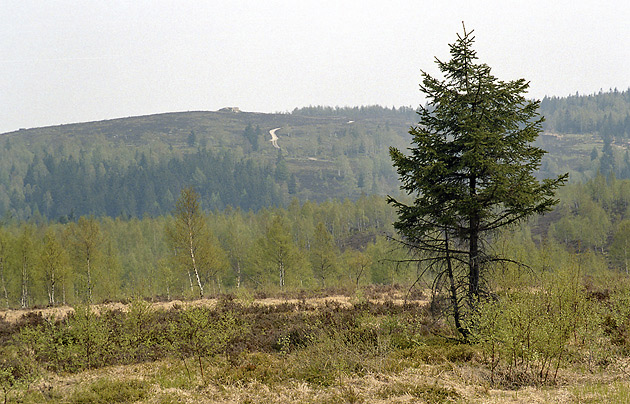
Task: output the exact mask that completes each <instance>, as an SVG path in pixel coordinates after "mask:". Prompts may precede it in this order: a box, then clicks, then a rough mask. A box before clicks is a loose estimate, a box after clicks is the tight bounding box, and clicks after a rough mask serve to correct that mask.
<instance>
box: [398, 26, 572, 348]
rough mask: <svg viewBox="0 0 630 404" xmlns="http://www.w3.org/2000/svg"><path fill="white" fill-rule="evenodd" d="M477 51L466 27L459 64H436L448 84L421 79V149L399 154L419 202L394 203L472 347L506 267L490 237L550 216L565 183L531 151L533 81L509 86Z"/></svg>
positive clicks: (407, 187) (536, 120)
mask: <svg viewBox="0 0 630 404" xmlns="http://www.w3.org/2000/svg"><path fill="white" fill-rule="evenodd" d="M473 43H474V37H473V36H472V32H467V31H466V29H465V28H464V33H463V35H462V36H460V35H458V39H457V40H456V41H455V42H454V43H453V44H451V45H450V53H451V60H450V61H448V62H442V61H440V60H437V64H438V67H439V69H440V71H441V72H442V73H443V75H444V79H443V80H439V79H436V78H433V77H432V76H430V75H429V74H427V73H426V72H423V73H422V76H423V81H422V85H421V86H420V89H421V91H422V92H423V93H424V94H425V96H426V98H427V100H428V105H426V106H425V107H422V106H421V107H420V109H419V111H418V115H419V117H420V121H419V123H418V125H417V126H415V127H413V128H412V129H411V130H410V134H411V135H412V137H413V138H412V143H413V145H414V147H413V148H411V149H410V155H409V156H406V155H404V154H403V153H402V152H400V151H399V150H398V149H396V148H393V147H392V148H390V154H391V158H392V160H393V163H394V166H395V167H396V169H397V171H398V174H399V177H400V179H401V182H402V186H401V188H402V189H403V190H404V191H406V192H407V193H408V194H410V195H413V196H414V197H415V200H414V202H413V203H412V204H410V205H407V204H406V203H404V202H401V201H398V200H396V199H394V198H392V197H389V198H388V200H389V202H390V203H391V204H392V205H393V206H395V207H396V209H397V211H398V216H399V217H398V221H397V222H396V223H395V224H394V226H395V228H396V229H397V230H398V232H399V233H400V234H401V235H402V236H403V240H402V241H403V242H404V243H406V244H407V245H408V246H409V247H411V248H412V249H414V250H415V251H417V252H420V253H422V254H423V256H421V257H419V258H418V259H419V260H422V261H424V262H427V263H429V266H428V268H431V269H433V270H435V272H436V274H437V278H436V282H435V285H436V288H439V289H440V290H442V288H445V290H446V291H447V294H448V298H449V299H450V308H451V310H452V313H451V314H452V315H453V318H454V321H455V326H456V328H457V330H458V331H459V332H460V334H461V335H462V337H464V339H466V338H467V337H468V336H469V334H470V331H469V327H470V323H469V320H470V315H471V314H472V313H473V312H474V310H475V307H476V306H477V304H478V301H479V299H480V297H481V296H482V295H483V294H484V287H483V278H484V275H485V274H486V273H487V271H488V269H489V267H490V265H491V264H492V263H494V262H496V261H497V260H500V259H501V258H500V257H495V256H492V254H490V249H489V246H488V242H489V241H490V240H489V238H490V235H491V234H492V233H493V232H495V231H497V230H499V229H502V228H505V227H507V226H510V225H513V224H516V223H518V222H521V221H522V220H524V219H526V218H528V217H530V216H531V215H533V214H537V213H544V212H547V211H549V210H550V209H551V208H552V207H553V206H554V205H555V204H556V203H557V200H556V199H554V191H555V189H556V188H557V187H558V186H560V185H561V184H562V183H563V182H564V181H565V179H566V175H565V176H561V177H559V178H556V179H552V180H543V182H542V183H539V182H538V181H537V180H536V179H535V178H534V176H533V175H532V173H533V172H534V171H535V170H536V169H538V167H539V166H540V161H541V158H542V156H543V154H544V153H545V152H544V150H542V149H540V148H537V147H534V146H532V145H531V142H533V141H534V140H535V139H536V138H537V136H538V134H539V133H540V131H541V124H542V118H540V117H539V115H538V113H537V108H538V106H539V101H529V100H527V99H526V98H525V96H524V94H525V93H526V90H527V89H528V87H529V83H528V82H526V81H525V80H524V79H519V80H515V81H508V82H504V81H500V80H498V79H497V78H496V77H495V76H493V75H492V74H491V71H490V70H491V69H490V67H489V66H488V65H486V64H481V63H478V62H477V54H476V52H475V51H474V50H473Z"/></svg>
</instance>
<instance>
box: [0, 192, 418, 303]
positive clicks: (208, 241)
mask: <svg viewBox="0 0 630 404" xmlns="http://www.w3.org/2000/svg"><path fill="white" fill-rule="evenodd" d="M178 215H179V213H177V212H175V214H174V216H161V217H157V218H151V217H145V218H143V219H142V220H140V219H135V218H132V219H123V218H116V219H112V218H109V217H102V218H94V217H84V216H82V217H81V218H79V220H78V221H77V222H69V223H66V224H62V223H48V222H43V221H42V222H39V223H35V224H34V223H27V222H12V223H10V224H7V225H4V226H2V227H0V304H2V306H3V307H32V306H35V305H45V304H49V305H57V304H64V303H65V304H67V303H72V304H75V303H80V302H87V301H89V300H90V296H92V301H93V302H101V301H103V300H113V299H127V298H131V297H134V296H141V297H147V298H149V297H157V296H163V297H165V298H168V299H171V298H174V297H188V296H195V295H199V293H200V289H201V288H203V287H205V288H206V292H207V293H208V294H216V293H219V292H221V291H226V290H232V289H233V288H248V289H261V288H262V289H266V288H271V289H275V288H278V289H296V288H307V289H308V288H314V287H317V286H319V285H325V286H333V287H334V286H339V285H357V286H358V285H359V284H366V283H372V282H373V283H379V284H390V283H394V282H402V283H409V282H412V281H413V280H414V279H415V276H416V275H415V268H411V267H409V268H402V267H399V266H396V265H395V263H393V262H391V261H388V259H391V260H392V261H393V260H394V258H396V259H401V258H404V257H405V256H406V254H405V252H404V251H400V249H397V248H395V247H394V245H392V244H391V243H390V242H389V241H387V239H386V238H385V237H386V236H387V235H390V236H391V235H392V234H393V228H392V226H391V223H392V222H393V219H394V212H393V209H391V208H390V207H389V206H387V204H386V202H385V200H384V198H382V197H378V196H373V197H366V196H364V197H361V198H359V199H358V200H357V201H355V202H351V201H350V200H346V201H344V202H339V201H329V202H324V203H321V204H317V203H312V202H305V203H303V204H301V203H300V202H299V201H298V200H297V199H294V200H293V201H292V203H291V204H289V206H288V207H287V208H274V209H262V210H260V211H258V212H257V213H254V212H251V211H250V212H243V211H241V210H238V209H237V210H234V209H227V210H225V211H223V212H221V213H218V212H215V213H210V214H206V213H203V212H200V211H197V215H199V216H195V217H196V218H197V219H198V220H203V222H204V225H203V226H202V227H199V228H198V229H197V228H196V230H195V231H196V232H198V233H199V236H200V237H199V240H197V239H195V243H200V244H199V245H197V244H195V245H194V248H195V249H196V250H195V251H196V252H195V253H196V254H197V255H196V259H197V265H198V268H197V269H198V273H197V274H195V273H194V270H193V267H192V266H191V265H190V263H189V262H187V261H186V254H188V261H190V255H189V250H190V248H189V246H188V244H187V239H186V238H182V237H184V236H186V234H187V231H188V230H186V229H185V228H183V227H181V226H180V225H179V224H178V220H181V219H177V217H178ZM178 226H179V227H178ZM182 242H183V244H182ZM357 271H360V272H357ZM197 275H199V278H197ZM193 285H194V286H195V290H194V291H193ZM200 286H201V288H200Z"/></svg>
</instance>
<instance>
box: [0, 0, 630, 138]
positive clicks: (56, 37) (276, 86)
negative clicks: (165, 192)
mask: <svg viewBox="0 0 630 404" xmlns="http://www.w3.org/2000/svg"><path fill="white" fill-rule="evenodd" d="M0 19H1V21H2V24H1V25H0V133H3V132H8V131H13V130H17V129H18V128H31V127H39V126H48V125H56V124H63V123H72V122H85V121H92V120H102V119H110V118H118V117H125V116H134V115H145V114H153V113H160V112H171V111H188V110H190V111H192V110H217V109H219V108H222V107H225V106H238V107H240V108H241V109H242V110H245V111H258V112H285V111H291V110H292V109H293V108H295V107H302V106H308V105H329V106H357V105H372V104H380V105H384V106H390V107H391V106H402V105H406V106H413V107H416V106H418V105H419V104H420V103H423V101H424V99H423V98H422V95H421V93H420V92H419V91H418V84H419V82H420V70H425V71H427V72H429V73H431V74H434V75H436V76H439V74H438V71H437V68H436V66H435V63H434V57H438V58H440V59H442V60H448V59H449V53H448V44H449V43H452V42H454V40H455V39H456V38H457V34H458V33H461V32H462V21H464V22H465V24H466V28H467V29H474V31H475V35H476V38H477V41H476V45H475V49H476V50H477V53H478V56H479V57H480V61H481V62H484V63H487V64H489V65H490V66H491V67H492V68H493V73H494V74H495V75H496V76H498V77H499V78H500V79H502V80H513V79H518V78H525V79H527V80H529V81H530V82H531V89H530V96H531V97H534V98H542V97H543V96H545V95H556V96H566V95H569V94H574V93H575V92H576V91H577V92H580V93H581V94H590V93H593V92H598V91H599V90H600V89H603V90H608V89H609V88H615V87H616V88H618V89H620V90H625V89H627V88H628V87H630V2H627V1H626V0H617V1H598V2H595V1H589V2H587V1H581V0H574V1H554V0H528V1H510V0H507V1H506V0H489V1H476V0H472V1H470V0H469V1H448V0H432V1H424V0H414V1H369V0H363V1H344V0H335V1H325V0H320V1H310V0H300V1H295V0H293V1H265V0H259V1H238V0H223V1H214V0H213V1H200V0H198V1H186V0H178V1H163V0H74V1H70V0H2V1H1V2H0Z"/></svg>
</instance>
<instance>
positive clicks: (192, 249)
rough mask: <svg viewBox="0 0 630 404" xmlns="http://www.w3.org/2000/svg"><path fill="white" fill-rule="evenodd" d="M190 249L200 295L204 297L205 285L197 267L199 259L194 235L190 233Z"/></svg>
mask: <svg viewBox="0 0 630 404" xmlns="http://www.w3.org/2000/svg"><path fill="white" fill-rule="evenodd" d="M188 241H189V247H190V249H189V251H190V260H191V262H192V267H193V271H194V272H195V278H196V279H197V286H199V297H203V285H202V284H201V277H200V276H199V270H198V269H197V260H196V259H195V248H194V246H193V236H192V234H189V238H188Z"/></svg>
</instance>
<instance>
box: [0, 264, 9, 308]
mask: <svg viewBox="0 0 630 404" xmlns="http://www.w3.org/2000/svg"><path fill="white" fill-rule="evenodd" d="M0 281H1V282H2V292H3V293H4V300H5V302H6V306H7V309H9V293H8V292H7V283H6V282H5V280H4V259H3V258H0Z"/></svg>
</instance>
